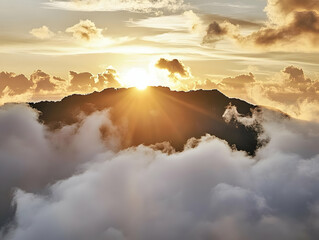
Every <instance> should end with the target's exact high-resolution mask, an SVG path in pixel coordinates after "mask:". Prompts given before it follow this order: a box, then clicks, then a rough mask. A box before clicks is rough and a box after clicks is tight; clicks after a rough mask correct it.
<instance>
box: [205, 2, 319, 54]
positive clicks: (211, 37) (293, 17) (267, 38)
mask: <svg viewBox="0 0 319 240" xmlns="http://www.w3.org/2000/svg"><path fill="white" fill-rule="evenodd" d="M265 10H266V12H267V15H268V18H269V20H268V22H267V24H266V26H264V27H262V28H260V29H259V30H258V31H255V32H253V33H251V34H248V35H242V34H240V33H239V31H238V26H235V25H233V24H231V23H229V22H224V23H217V22H213V23H212V24H211V25H210V26H209V28H208V31H207V35H206V36H205V37H204V39H203V43H211V42H215V41H218V40H220V39H223V38H224V37H229V38H231V39H234V40H235V41H237V42H238V43H239V44H241V45H242V46H245V47H248V48H249V47H259V48H261V49H270V50H281V51H282V50H285V49H286V50H299V51H305V50H307V51H310V50H311V49H317V46H318V41H319V38H318V36H319V8H318V3H317V2H316V1H313V0H307V1H296V0H284V1H278V0H268V3H267V7H266V8H265Z"/></svg>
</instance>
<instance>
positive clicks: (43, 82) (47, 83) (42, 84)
mask: <svg viewBox="0 0 319 240" xmlns="http://www.w3.org/2000/svg"><path fill="white" fill-rule="evenodd" d="M50 79H51V77H50V75H49V74H47V73H45V72H43V71H41V70H37V71H35V72H34V73H33V74H32V75H31V76H30V80H31V81H32V82H33V83H35V84H36V88H35V92H40V91H41V90H42V91H54V90H55V88H56V87H57V85H56V84H54V83H52V82H51V80H50Z"/></svg>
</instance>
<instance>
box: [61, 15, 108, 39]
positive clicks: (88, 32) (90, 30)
mask: <svg viewBox="0 0 319 240" xmlns="http://www.w3.org/2000/svg"><path fill="white" fill-rule="evenodd" d="M102 31H103V29H101V28H97V27H96V26H95V23H94V22H92V21H91V20H88V19H87V20H80V22H79V23H78V24H75V25H74V26H72V27H69V28H67V29H66V32H67V33H72V34H73V37H74V38H76V39H79V40H85V41H90V40H93V39H99V38H102V37H103V35H102Z"/></svg>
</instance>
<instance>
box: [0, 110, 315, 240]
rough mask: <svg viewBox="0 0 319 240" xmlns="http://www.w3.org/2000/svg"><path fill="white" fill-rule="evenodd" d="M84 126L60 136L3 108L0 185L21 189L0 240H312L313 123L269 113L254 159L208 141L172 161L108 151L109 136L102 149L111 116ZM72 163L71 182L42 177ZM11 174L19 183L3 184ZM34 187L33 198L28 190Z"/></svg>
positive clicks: (31, 116) (25, 113)
mask: <svg viewBox="0 0 319 240" xmlns="http://www.w3.org/2000/svg"><path fill="white" fill-rule="evenodd" d="M84 121H85V123H86V124H82V125H81V127H80V129H79V130H78V131H75V130H74V129H73V127H72V126H65V128H64V129H63V131H62V132H60V133H58V134H57V135H56V134H54V133H51V132H48V130H47V129H46V128H44V127H43V126H42V125H41V124H39V123H38V122H37V121H36V114H35V113H34V112H32V111H31V110H30V109H27V108H24V107H17V106H14V107H13V108H12V107H9V108H7V109H2V110H1V112H0V122H1V124H0V128H3V130H5V131H1V132H2V133H3V134H1V136H0V140H1V141H2V142H3V143H5V146H4V145H2V144H0V149H1V151H0V154H1V158H0V164H2V165H3V164H4V163H6V164H8V166H10V167H11V168H9V169H10V170H8V168H3V167H1V168H0V171H3V172H4V173H7V174H4V175H3V174H1V175H0V177H2V178H4V181H2V183H6V185H5V186H6V187H18V188H19V189H18V190H16V191H15V194H14V202H15V204H16V213H15V216H14V223H13V224H12V225H10V227H9V228H8V229H7V231H6V232H3V236H2V239H4V240H20V239H23V240H29V239H30V240H31V239H32V240H37V239H42V238H43V236H46V238H47V239H49V240H56V239H59V240H63V239H68V240H72V239H77V240H81V239H83V240H86V239H132V240H134V239H139V240H143V239H154V240H157V239H171V240H173V239H185V240H187V239H236V240H244V239H261V240H263V239H269V238H271V239H283V240H285V239H287V240H288V239H289V240H294V239H296V240H297V239H310V240H312V239H313V240H315V239H318V236H319V225H318V224H317V223H318V220H319V211H318V207H319V194H318V193H319V187H318V177H319V165H318V160H319V159H318V156H319V151H318V147H317V143H318V141H319V135H318V133H319V126H318V124H316V123H311V122H302V121H297V120H291V119H286V118H284V119H283V118H282V117H281V116H279V115H277V114H274V113H273V112H270V111H265V112H264V113H263V120H262V124H263V127H264V129H265V132H264V134H266V135H267V136H268V137H269V139H270V141H269V143H268V144H267V145H266V146H264V147H263V148H261V149H259V151H258V152H257V154H256V156H255V157H254V158H252V157H248V156H247V155H246V154H245V153H244V152H238V151H234V150H232V149H231V148H230V147H229V146H228V145H227V144H226V143H225V142H223V141H221V140H219V139H216V138H214V137H212V136H206V137H203V138H202V139H201V140H200V141H199V143H198V146H197V147H195V148H190V149H187V150H185V151H183V152H180V153H172V154H170V155H167V154H165V153H162V152H160V151H154V150H153V149H151V148H147V147H144V146H139V147H137V148H130V149H127V150H124V151H120V152H118V153H114V152H112V151H110V150H109V149H110V146H107V145H105V144H107V143H110V142H112V139H114V138H113V137H110V138H109V139H108V140H106V141H103V142H102V140H101V136H100V132H99V127H100V126H101V124H105V122H106V123H107V127H108V128H109V129H113V130H114V131H116V129H114V128H113V127H112V125H111V124H110V121H109V120H107V115H105V113H104V114H103V113H99V112H97V113H95V114H94V117H93V116H91V117H90V116H89V117H88V119H87V120H84ZM35 130H36V131H35ZM35 133H36V134H35ZM15 136H19V138H18V139H19V141H16V140H15V139H16V138H15ZM66 143H68V144H66ZM18 146H19V147H18ZM32 150H34V151H32ZM81 162H82V164H81ZM15 163H17V164H15ZM69 163H70V164H72V163H74V164H75V165H76V167H75V169H74V168H73V174H72V173H70V172H68V171H67V172H68V173H67V174H65V175H64V177H63V178H62V179H63V180H59V181H56V180H57V179H61V178H58V177H57V176H54V177H52V178H49V177H48V175H47V174H49V175H51V174H53V175H54V174H55V173H57V172H59V170H64V169H68V170H69V169H72V168H65V165H66V164H69ZM20 164H23V165H22V166H26V168H22V167H21V165H20ZM50 164H53V165H56V166H58V167H57V168H52V167H51V166H50ZM5 166H6V165H5ZM43 166H45V167H44V168H43ZM73 167H74V165H73ZM43 169H45V170H43ZM39 170H42V171H39ZM19 171H22V173H24V172H25V171H28V173H29V174H28V175H21V172H20V175H18V174H16V173H17V172H19ZM71 172H72V171H71ZM31 173H36V174H31ZM38 175H40V177H39V176H38ZM17 176H23V177H20V178H19V179H24V181H18V182H19V183H22V185H17V184H15V183H13V182H9V181H8V180H7V178H8V177H17ZM25 176H28V178H25ZM51 176H52V175H51ZM42 177H43V178H44V179H45V180H43V179H42ZM25 179H27V180H28V181H26V180H25ZM38 179H42V181H41V182H42V184H41V186H39V188H38V190H37V191H35V190H34V188H33V189H32V188H30V187H29V189H27V188H28V184H30V182H31V183H35V184H38V183H39V181H38ZM45 183H47V184H45ZM10 184H11V185H10ZM1 186H2V187H3V186H4V185H3V184H2V185H1Z"/></svg>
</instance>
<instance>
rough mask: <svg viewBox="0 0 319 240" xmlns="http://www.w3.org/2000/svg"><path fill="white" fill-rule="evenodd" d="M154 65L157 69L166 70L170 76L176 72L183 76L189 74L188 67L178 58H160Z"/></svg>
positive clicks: (173, 75)
mask: <svg viewBox="0 0 319 240" xmlns="http://www.w3.org/2000/svg"><path fill="white" fill-rule="evenodd" d="M155 66H156V67H157V68H159V69H166V70H168V71H169V72H170V74H171V76H172V77H175V75H176V74H179V75H180V76H181V77H184V78H186V77H189V76H190V73H189V71H188V69H187V68H186V67H185V66H184V64H183V63H181V62H180V61H179V60H178V59H173V60H167V59H165V58H161V59H160V60H159V61H158V62H157V63H156V65H155Z"/></svg>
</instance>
